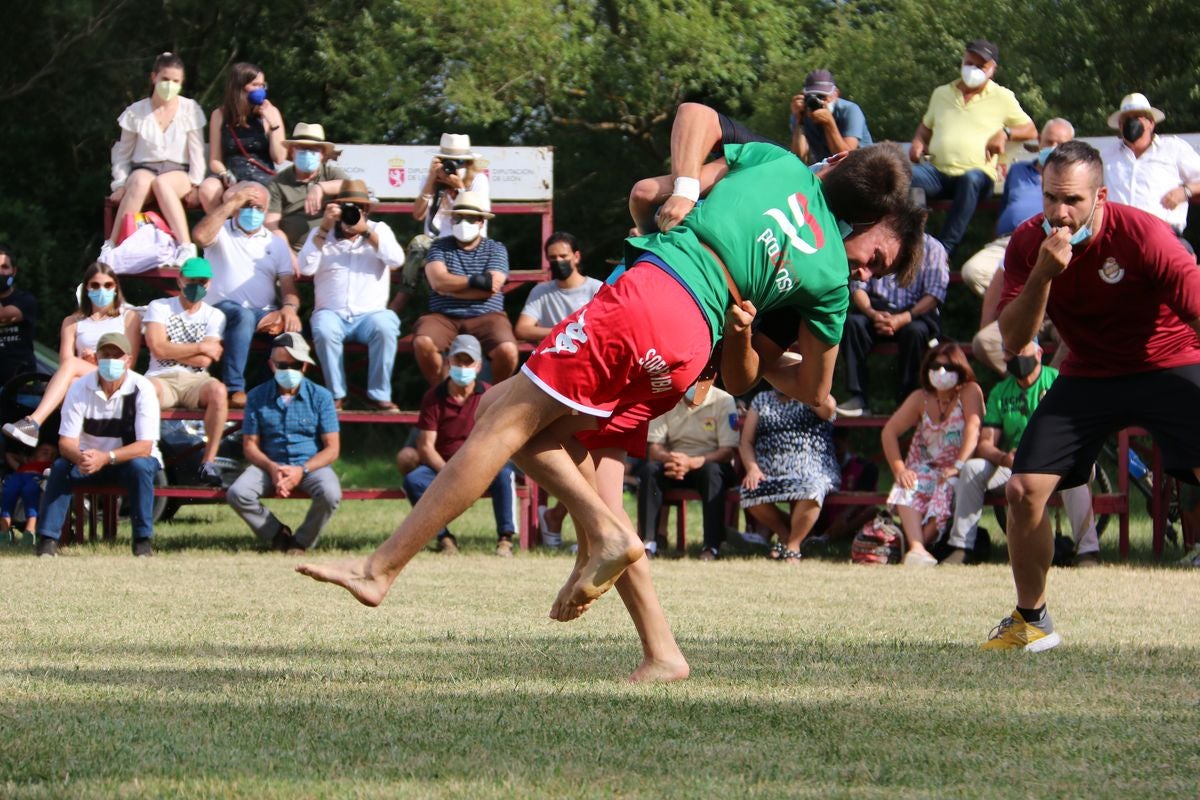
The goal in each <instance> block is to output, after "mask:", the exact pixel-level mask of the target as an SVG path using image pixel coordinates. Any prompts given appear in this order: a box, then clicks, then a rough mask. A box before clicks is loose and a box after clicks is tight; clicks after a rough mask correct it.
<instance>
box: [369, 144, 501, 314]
mask: <svg viewBox="0 0 1200 800" xmlns="http://www.w3.org/2000/svg"><path fill="white" fill-rule="evenodd" d="M478 160H479V154H478V153H473V152H471V137H470V136H468V135H467V134H465V133H443V134H442V140H441V143H440V144H439V146H438V151H437V153H436V154H435V155H434V157H433V160H432V161H431V162H430V164H429V174H428V175H427V176H426V178H425V187H424V188H423V189H422V190H421V196H420V197H418V198H417V200H416V202H415V203H413V212H412V214H413V219H419V220H421V221H422V223H423V226H424V227H423V228H422V231H421V233H419V234H417V235H416V236H414V237H413V239H412V241H411V242H409V243H408V247H407V248H406V253H407V257H406V260H405V262H404V271H403V272H401V273H400V289H399V290H398V291H397V292H396V296H395V297H393V298H392V302H391V304H390V305H389V306H388V307H389V308H391V309H392V310H393V311H395V312H396V313H400V312H401V311H403V310H404V308H405V306H407V305H408V298H409V296H411V295H412V293H413V292H415V291H416V290H417V282H418V281H419V280H420V277H421V273H422V271H423V270H424V268H425V255H426V253H428V252H429V246H430V245H432V244H433V242H434V241H435V240H437V239H444V238H446V237H448V236H450V228H451V226H452V222H451V219H450V217H451V213H452V211H453V209H454V201H455V199H456V198H457V197H458V194H459V192H471V193H472V194H474V195H477V196H479V197H483V198H485V199H486V200H487V201H488V203H491V199H492V198H491V184H490V183H489V181H488V176H487V174H486V173H484V172H483V170H482V168H481V167H480V165H479V164H478ZM480 235H481V236H483V237H484V238H487V235H488V232H487V222H486V221H485V222H484V223H483V228H482V230H481V231H480Z"/></svg>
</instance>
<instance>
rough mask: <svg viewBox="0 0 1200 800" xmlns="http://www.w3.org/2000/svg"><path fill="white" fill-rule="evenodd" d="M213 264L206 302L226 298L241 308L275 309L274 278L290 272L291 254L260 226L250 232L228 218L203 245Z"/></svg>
mask: <svg viewBox="0 0 1200 800" xmlns="http://www.w3.org/2000/svg"><path fill="white" fill-rule="evenodd" d="M204 257H205V258H207V259H208V262H209V263H210V264H212V269H213V277H212V283H210V284H209V286H208V295H207V296H206V297H205V301H206V302H208V303H211V304H212V305H216V304H217V303H220V302H222V301H225V300H228V301H230V302H233V303H237V304H238V305H239V306H241V307H242V308H252V309H257V310H259V311H274V310H275V309H276V308H277V306H276V303H275V281H276V280H278V278H279V276H280V275H291V274H292V255H291V251H290V249H289V248H288V245H287V242H285V241H284V240H283V239H280V238H279V237H278V236H276V235H274V234H273V233H271V232H270V231H268V230H267V229H266V227H260V228H259V229H258V230H257V231H255V232H254V233H252V234H248V233H246V232H245V231H243V230H242V229H241V228H239V227H238V226H237V225H236V224H235V222H234V221H233V220H232V219H231V220H228V221H226V223H225V224H224V225H222V226H221V228H220V230H218V231H217V238H216V239H214V240H213V243H212V244H210V245H209V246H208V247H206V248H204Z"/></svg>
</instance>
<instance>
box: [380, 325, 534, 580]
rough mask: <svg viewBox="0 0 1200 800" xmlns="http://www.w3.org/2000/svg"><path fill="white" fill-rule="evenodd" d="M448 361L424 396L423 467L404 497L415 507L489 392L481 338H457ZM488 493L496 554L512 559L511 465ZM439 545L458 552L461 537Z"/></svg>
mask: <svg viewBox="0 0 1200 800" xmlns="http://www.w3.org/2000/svg"><path fill="white" fill-rule="evenodd" d="M448 357H449V359H450V377H448V378H446V379H445V380H444V381H442V382H441V383H439V384H438V385H437V386H434V387H433V388H431V389H429V390H428V391H426V392H425V396H424V397H422V398H421V413H420V416H419V417H418V418H417V444H416V449H417V454H418V456H419V457H420V460H421V463H420V466H418V467H417V468H416V469H414V470H412V471H411V472H409V473H408V474H407V475H405V476H404V493H405V494H407V495H408V498H409V500H411V501H412V503H413V505H414V506H415V505H416V504H417V502H418V501H419V500H420V499H421V496H422V495H424V494H425V490H426V489H428V488H429V485H430V484H431V483H433V479H434V478H435V477H437V474H438V473H439V472H441V471H442V467H444V466H446V462H447V461H449V460H450V458H451V456H453V455H454V454H455V453H457V452H458V449H459V448H460V447H462V443H463V442H464V441H466V439H467V436H469V435H470V433H471V430H472V429H473V428H474V427H475V411H476V409H477V408H478V407H479V401H480V400H482V399H483V394H484V392H486V391H487V390H488V384H486V383H484V382H483V381H481V380H480V379H479V370H480V369H481V368H482V367H483V352H482V349H481V347H480V344H479V340H478V339H476V338H475V337H474V336H470V335H468V334H459V335H458V336H455V337H454V341H453V342H451V344H450V350H449V353H448ZM488 491H489V493H490V494H491V497H492V513H493V515H494V516H495V518H496V535H497V537H498V538H497V541H496V555H498V556H501V557H503V558H509V557H511V556H512V554H513V536H514V535H515V534H516V531H517V517H516V508H517V473H516V470H515V469H514V468H513V465H512V464H511V463H509V464H505V465H504V467H503V468H501V470H500V472H499V473H497V474H496V477H495V478H494V479H493V480H492V483H491V486H490V487H489V489H488ZM437 542H438V550H439V551H440V552H442V553H445V554H447V555H454V554H455V553H457V552H458V539H457V538H455V536H454V534H453V533H451V532H450V531H449V530H448V529H442V531H441V532H439V533H438V535H437Z"/></svg>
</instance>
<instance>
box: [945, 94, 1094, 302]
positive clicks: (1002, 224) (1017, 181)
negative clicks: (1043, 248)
mask: <svg viewBox="0 0 1200 800" xmlns="http://www.w3.org/2000/svg"><path fill="white" fill-rule="evenodd" d="M1074 138H1075V128H1074V127H1072V125H1071V123H1070V122H1067V121H1066V120H1065V119H1062V118H1061V117H1055V118H1054V119H1052V120H1050V121H1049V122H1047V123H1046V124H1045V126H1044V127H1043V128H1042V135H1041V138H1040V139H1039V142H1038V143H1039V144H1040V149H1039V150H1038V155H1037V157H1036V158H1034V159H1031V160H1029V161H1018V162H1017V163H1015V164H1012V165H1010V166H1009V168H1008V175H1006V176H1005V178H1004V193H1003V194H1002V195H1001V201H1000V216H999V218H997V220H996V238H995V239H993V240H992V241H991V242H989V243H988V244H986V245H984V247H983V249H982V250H980V251H979V252H978V253H975V255H973V256H971V257H970V258H968V259H967V261H966V263H965V264H963V267H962V277H963V283H965V284H966V285H967V286H968V287H969V288H970V290H971V291H972V292H974V293H975V294H977V295H978V296H980V297H983V295H984V292H985V291H987V287H988V283H990V282H991V280H992V275H993V274H994V273H995V272H996V269H997V268H998V267H999V266H1000V265H1001V264H1003V263H1004V248H1006V247H1008V240H1009V239H1011V238H1012V232H1013V231H1015V230H1016V229H1017V226H1018V225H1020V224H1021V223H1022V222H1024V221H1025V220H1027V219H1029V218H1030V217H1034V216H1037V215H1038V214H1040V213H1042V165H1043V164H1045V163H1046V158H1047V156H1049V155H1050V152H1051V151H1052V150H1054V148H1055V147H1057V146H1058V145H1060V144H1062V143H1063V142H1069V141H1071V140H1072V139H1074ZM1029 144H1030V143H1028V142H1027V143H1026V147H1028V146H1029Z"/></svg>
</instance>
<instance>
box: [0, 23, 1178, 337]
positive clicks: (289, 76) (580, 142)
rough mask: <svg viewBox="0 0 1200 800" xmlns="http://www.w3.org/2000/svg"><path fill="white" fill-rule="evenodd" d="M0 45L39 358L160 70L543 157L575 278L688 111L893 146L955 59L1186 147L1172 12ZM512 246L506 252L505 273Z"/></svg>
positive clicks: (658, 162) (265, 33)
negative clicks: (118, 153)
mask: <svg viewBox="0 0 1200 800" xmlns="http://www.w3.org/2000/svg"><path fill="white" fill-rule="evenodd" d="M9 18H10V20H12V23H11V24H9V25H7V26H4V27H3V28H0V46H3V48H4V52H5V53H6V57H5V59H4V60H3V62H2V63H0V136H2V141H3V143H4V147H3V148H0V170H2V174H3V175H4V176H5V179H4V187H5V191H4V192H3V193H2V194H0V218H3V219H4V227H3V230H0V240H2V241H6V242H8V243H9V244H12V245H13V246H15V248H16V249H17V251H18V253H19V255H20V263H21V267H22V273H21V277H20V280H21V283H22V285H24V286H26V287H32V288H33V290H34V291H36V292H37V293H38V296H39V299H40V300H41V301H42V304H43V320H42V323H41V338H42V339H43V341H46V342H49V343H53V342H54V339H55V337H56V335H57V329H58V322H59V319H61V317H62V315H63V314H65V313H66V312H67V311H68V310H69V308H70V305H71V302H72V301H71V290H72V288H73V287H74V285H75V284H76V283H77V280H78V275H79V272H80V271H81V270H82V268H83V267H84V266H86V265H87V263H88V262H89V261H90V260H91V259H92V258H93V257H94V256H95V254H96V252H97V251H98V248H99V244H100V240H101V230H100V220H101V214H100V211H101V209H100V200H101V198H102V197H103V196H104V195H105V194H106V193H107V191H108V183H109V176H108V149H109V146H110V145H111V143H112V141H113V140H114V138H115V137H116V134H117V130H116V126H115V119H116V116H117V115H118V114H119V113H120V111H121V109H122V108H124V106H125V105H127V104H128V103H130V102H132V101H134V100H136V99H138V98H139V97H141V96H143V93H144V92H145V90H146V88H147V81H146V75H147V72H148V70H149V67H150V64H151V62H152V60H153V58H154V56H155V55H156V54H157V53H159V52H161V51H163V50H172V51H175V52H178V53H180V54H181V55H182V56H183V58H184V60H185V62H186V64H187V82H186V85H185V93H186V94H187V95H188V96H191V97H194V98H196V99H197V100H199V101H200V102H201V104H202V105H203V106H204V108H205V109H206V111H207V110H211V109H212V108H213V107H214V106H215V105H217V104H218V103H219V102H220V96H221V92H222V89H223V85H224V79H225V75H226V73H227V70H228V67H229V65H230V64H231V63H233V62H234V61H238V60H249V61H253V62H255V63H257V64H259V65H260V66H261V67H262V68H263V69H264V70H265V72H266V74H267V78H268V80H269V81H270V84H271V97H272V100H273V102H275V103H276V105H278V106H279V107H280V108H281V109H282V111H283V113H284V118H285V121H286V123H287V125H288V127H289V128H290V127H291V126H292V125H294V124H295V123H296V122H299V121H309V122H321V123H323V124H324V125H325V127H326V130H327V132H328V133H329V135H330V136H331V137H332V138H334V139H336V140H338V141H345V142H396V143H418V142H420V143H428V142H433V141H436V138H437V136H438V135H439V134H440V133H441V132H443V131H446V130H455V131H461V132H465V133H469V134H471V135H472V137H473V139H474V140H475V141H477V142H479V143H488V144H529V145H544V144H548V145H553V146H554V147H555V148H556V164H557V174H556V176H555V177H556V187H557V188H556V197H555V201H556V202H555V212H556V222H557V225H558V226H559V227H562V228H566V229H570V230H573V231H575V232H576V233H577V234H578V235H580V237H581V239H582V240H583V243H584V246H585V250H586V251H587V253H588V254H589V259H588V261H587V262H586V266H588V268H589V269H590V271H591V272H593V273H595V274H602V273H603V272H605V271H606V268H605V267H604V266H603V265H602V263H601V262H602V259H603V258H604V257H607V256H614V255H616V254H618V252H619V242H620V239H621V238H622V237H623V235H624V232H625V230H626V228H627V227H628V221H627V219H628V215H627V213H626V210H625V198H626V195H627V193H628V190H629V187H630V186H631V185H632V183H633V182H634V180H636V179H637V178H639V177H643V176H645V175H650V174H656V173H661V172H663V171H665V170H666V169H668V168H669V163H668V159H667V155H668V146H667V143H668V135H669V130H670V120H671V116H672V114H673V111H674V108H675V107H676V106H677V105H678V104H679V103H680V102H681V101H684V100H690V99H695V100H701V101H704V102H707V103H710V104H712V105H714V106H716V107H718V108H720V109H721V110H724V111H727V112H728V113H730V114H732V115H734V116H736V117H738V118H740V119H743V120H747V121H749V122H750V123H751V125H752V126H753V127H755V128H756V129H758V130H760V131H761V132H763V133H765V134H767V135H770V136H773V137H775V138H777V139H780V140H784V139H786V137H787V135H788V131H787V107H788V101H789V98H790V97H791V96H792V95H793V94H794V93H796V92H797V91H798V90H799V89H800V87H801V85H802V82H803V76H804V74H805V73H806V72H808V71H809V70H810V69H813V68H816V67H819V66H825V67H829V68H831V69H832V70H833V71H834V73H835V75H837V77H838V81H839V83H840V84H841V86H842V87H843V91H844V93H845V94H846V96H848V97H849V98H851V99H854V100H856V101H857V102H859V103H860V104H861V105H862V106H863V108H864V110H865V111H866V114H867V118H868V121H869V123H870V125H871V129H872V132H873V134H874V135H875V137H876V138H877V139H885V138H890V139H895V140H900V141H907V140H908V139H909V138H910V137H911V136H912V132H913V130H914V128H915V127H916V123H917V121H918V120H919V119H920V116H921V113H922V111H923V110H924V107H925V104H926V102H927V100H928V97H929V93H930V91H932V89H933V88H934V87H935V86H936V85H938V84H939V83H944V82H947V81H949V80H952V79H953V78H954V77H955V75H956V73H957V65H958V59H959V57H960V55H961V49H962V45H963V43H964V42H965V41H966V40H967V39H970V38H972V37H974V36H986V37H989V38H992V39H993V40H994V41H996V42H997V43H998V44H999V45H1000V48H1001V68H1000V73H999V75H998V79H999V80H1000V82H1001V83H1003V84H1004V85H1006V86H1008V87H1009V88H1011V89H1013V90H1014V91H1015V92H1016V93H1017V96H1018V97H1019V98H1020V99H1021V102H1022V103H1023V105H1024V106H1025V108H1026V109H1027V110H1028V111H1029V112H1030V113H1031V114H1032V115H1033V116H1034V118H1035V119H1036V120H1038V121H1044V120H1045V119H1046V118H1048V117H1050V116H1065V117H1067V118H1068V119H1071V120H1072V121H1073V122H1075V123H1076V126H1077V128H1078V130H1079V131H1080V132H1081V133H1084V134H1092V135H1096V134H1104V133H1106V132H1107V129H1106V127H1105V117H1106V116H1107V114H1108V113H1109V112H1110V111H1111V110H1112V109H1113V108H1114V107H1115V105H1116V104H1117V102H1118V101H1119V99H1120V97H1121V96H1122V95H1124V94H1126V93H1127V92H1130V91H1137V90H1140V91H1143V92H1145V93H1146V94H1147V95H1148V96H1149V97H1150V98H1151V100H1152V101H1154V102H1155V103H1156V105H1158V106H1159V107H1162V108H1164V109H1165V110H1166V111H1167V114H1168V120H1167V123H1166V125H1165V126H1164V129H1165V130H1168V131H1194V130H1200V81H1198V78H1197V70H1196V68H1195V66H1194V63H1193V59H1192V56H1191V50H1192V48H1191V44H1192V42H1191V38H1192V34H1193V33H1194V31H1196V30H1198V29H1200V9H1198V8H1197V6H1196V4H1194V3H1190V2H1187V0H1154V1H1153V2H1148V3H1146V2H1142V3H1134V2H1132V1H1131V0H1106V1H1105V2H1100V3H1093V4H1089V5H1087V6H1083V5H1080V4H1073V3H1063V2H1061V0H995V2H992V3H989V4H986V5H980V4H969V3H961V2H951V0H873V1H872V2H849V1H848V2H837V3H831V2H828V0H802V2H799V3H782V2H770V1H768V0H724V1H723V2H703V1H702V0H671V2H655V1H654V0H560V2H546V1H545V0H541V1H539V0H532V2H531V1H530V0H476V1H475V2H470V3H468V2H465V1H464V0H405V2H398V1H397V0H330V1H329V2H324V3H320V4H301V3H298V2H288V0H265V2H259V3H254V4H249V5H247V4H245V3H234V2H231V0H207V1H204V0H173V2H171V3H161V4H152V3H136V2H133V0H96V1H95V2H83V1H82V0H47V2H43V3H32V2H29V0H20V2H18V3H17V4H15V7H14V6H13V4H10V9H9ZM535 237H536V234H535V233H533V232H525V231H519V232H516V233H514V239H513V240H512V241H511V242H510V244H512V245H513V247H514V249H516V250H517V251H518V252H520V253H524V252H535V251H536V247H537V244H538V243H537V242H536V241H535Z"/></svg>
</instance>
